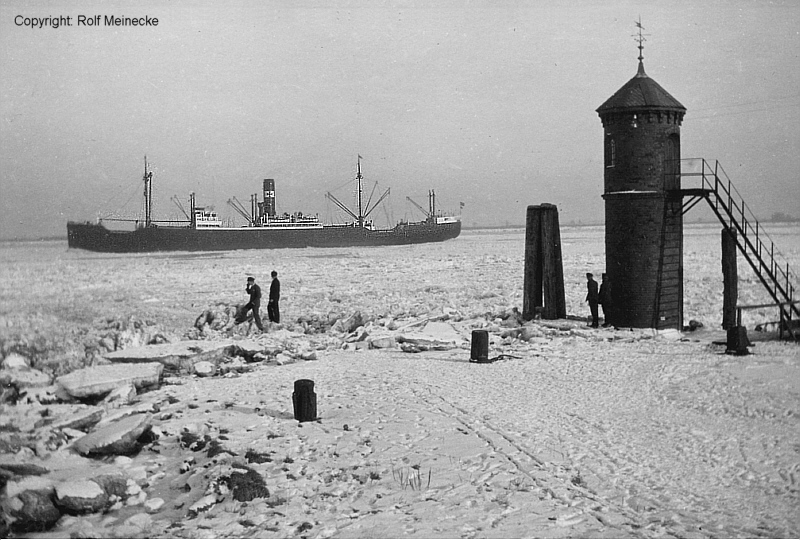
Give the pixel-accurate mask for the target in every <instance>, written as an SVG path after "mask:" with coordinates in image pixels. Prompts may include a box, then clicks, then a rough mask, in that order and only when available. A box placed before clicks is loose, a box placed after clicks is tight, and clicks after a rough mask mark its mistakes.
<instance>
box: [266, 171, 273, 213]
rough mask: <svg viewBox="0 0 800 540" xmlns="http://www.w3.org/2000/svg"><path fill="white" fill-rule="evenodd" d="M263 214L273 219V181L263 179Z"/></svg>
mask: <svg viewBox="0 0 800 540" xmlns="http://www.w3.org/2000/svg"><path fill="white" fill-rule="evenodd" d="M264 213H265V214H266V215H268V216H269V217H275V180H274V179H272V178H266V179H264Z"/></svg>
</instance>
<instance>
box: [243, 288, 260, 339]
mask: <svg viewBox="0 0 800 540" xmlns="http://www.w3.org/2000/svg"><path fill="white" fill-rule="evenodd" d="M245 291H247V294H249V295H250V301H249V302H248V303H247V304H245V306H244V308H242V319H244V318H245V317H247V312H248V311H249V310H251V309H252V310H253V320H254V321H255V323H256V326H257V327H258V329H259V330H261V331H262V332H263V331H264V325H262V324H261V316H260V315H259V314H258V310H259V308H261V287H259V286H258V285H256V279H255V278H254V277H252V276H251V277H249V278H247V288H246V289H245Z"/></svg>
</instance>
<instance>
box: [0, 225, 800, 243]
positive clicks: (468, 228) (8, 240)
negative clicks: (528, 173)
mask: <svg viewBox="0 0 800 540" xmlns="http://www.w3.org/2000/svg"><path fill="white" fill-rule="evenodd" d="M716 223H718V222H717V221H711V220H709V221H687V222H684V225H714V224H716ZM759 223H762V224H767V223H769V224H779V225H781V224H782V225H797V224H800V219H793V220H781V221H761V222H759ZM603 225H604V224H603V223H562V224H561V226H562V227H602V226H603ZM524 228H525V224H524V223H523V224H519V223H517V224H507V225H470V226H467V225H462V227H461V230H462V231H478V230H487V229H488V230H496V229H524ZM55 240H63V241H65V242H66V241H67V237H66V236H61V235H57V236H39V237H25V238H19V237H14V238H0V242H4V243H14V242H50V241H55Z"/></svg>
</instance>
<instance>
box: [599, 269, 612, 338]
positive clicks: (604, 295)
mask: <svg viewBox="0 0 800 540" xmlns="http://www.w3.org/2000/svg"><path fill="white" fill-rule="evenodd" d="M607 277H608V276H606V274H605V272H604V273H603V276H602V281H601V282H600V292H599V293H598V301H599V302H600V305H601V306H603V328H607V327H609V326H611V324H612V321H611V318H612V317H613V315H612V314H611V311H612V305H611V282H610V281H608V279H606V278H607Z"/></svg>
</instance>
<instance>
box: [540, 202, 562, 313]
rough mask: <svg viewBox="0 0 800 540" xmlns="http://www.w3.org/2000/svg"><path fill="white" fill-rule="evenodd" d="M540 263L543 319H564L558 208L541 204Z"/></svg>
mask: <svg viewBox="0 0 800 540" xmlns="http://www.w3.org/2000/svg"><path fill="white" fill-rule="evenodd" d="M542 263H543V272H542V273H543V282H542V286H543V288H544V310H543V311H542V318H543V319H564V318H566V316H567V301H566V298H565V293H564V264H563V261H562V258H561V231H560V230H559V226H558V208H556V206H555V205H554V204H543V205H542Z"/></svg>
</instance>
